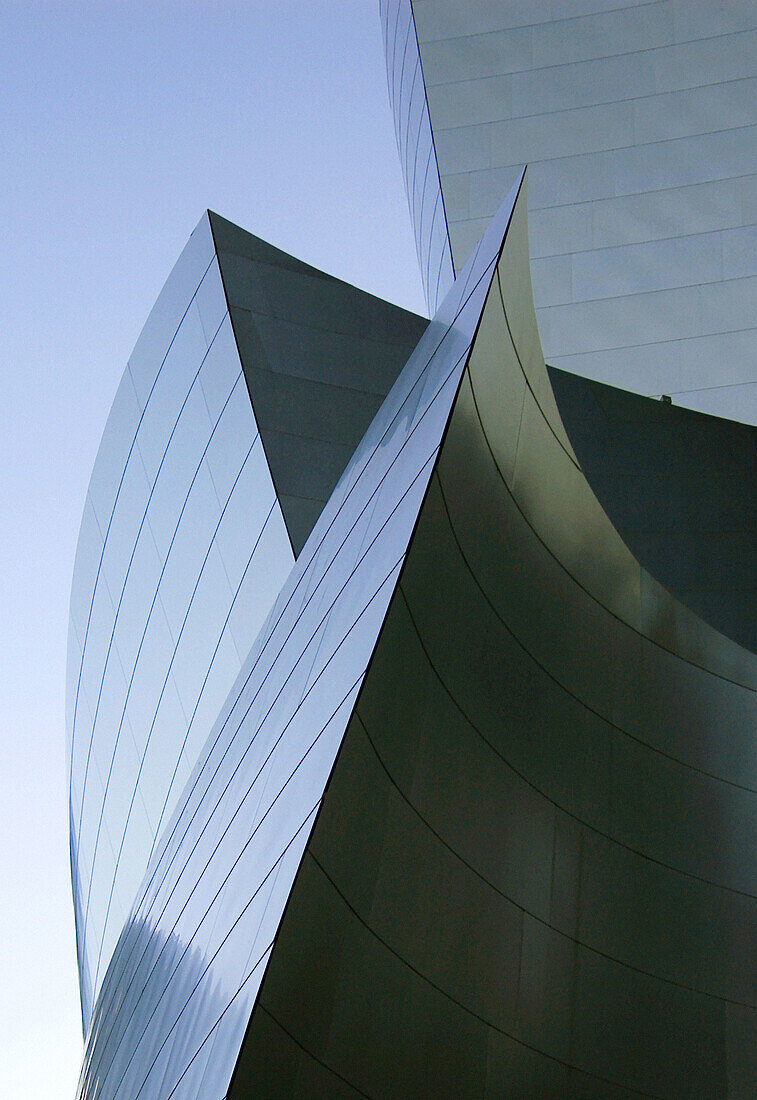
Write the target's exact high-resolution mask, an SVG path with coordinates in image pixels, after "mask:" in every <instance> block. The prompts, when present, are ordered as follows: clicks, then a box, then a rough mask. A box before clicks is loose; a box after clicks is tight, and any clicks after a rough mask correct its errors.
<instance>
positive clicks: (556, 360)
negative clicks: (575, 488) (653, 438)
mask: <svg viewBox="0 0 757 1100" xmlns="http://www.w3.org/2000/svg"><path fill="white" fill-rule="evenodd" d="M382 16H383V19H384V29H385V34H386V37H387V41H388V42H389V43H391V42H392V41H393V37H392V28H393V27H395V26H398V27H401V26H405V25H406V24H407V25H409V27H410V30H409V33H408V42H409V45H408V47H407V56H408V57H409V56H411V55H412V52H413V49H415V48H417V49H418V50H419V54H420V63H421V67H422V76H423V78H425V86H426V95H427V101H428V110H429V115H430V122H431V130H432V133H433V145H434V149H435V152H436V158H437V164H438V173H439V176H440V179H441V193H442V198H443V206H444V210H445V213H446V218H447V223H448V227H449V235H450V242H451V250H452V257H453V260H454V264H455V267H456V268H459V266H460V265H461V263H462V262H463V261H464V260H465V257H466V256H467V255H468V253H469V252H470V250H471V248H472V247H473V245H474V244H475V243H476V241H477V240H478V239H479V237H480V235H481V233H482V231H483V229H484V227H485V226H486V224H487V222H488V220H489V218H490V216H491V214H492V212H493V211H494V210H495V209H496V208H497V206H498V204H499V202H500V201H501V199H502V196H503V195H504V194H505V192H506V191H507V189H508V187H509V186H510V185H511V184H512V181H513V179H514V178H515V177H516V175H517V173H518V171H519V169H520V167H521V166H522V164H524V163H525V162H528V163H529V164H530V166H531V168H530V194H531V200H530V214H529V222H530V239H531V257H532V271H533V280H534V297H535V301H536V305H537V313H538V320H539V328H540V332H541V336H542V341H543V344H544V350H545V354H546V356H547V358H548V360H549V361H550V362H552V363H553V364H556V365H557V366H559V367H562V368H565V369H567V370H570V371H572V372H575V373H578V374H582V375H585V376H587V377H591V378H596V379H599V380H602V381H604V382H609V383H611V384H614V385H617V386H621V387H624V388H627V389H632V390H636V391H639V392H642V393H648V394H659V393H669V394H672V395H673V399H674V401H675V402H676V403H677V404H682V405H687V406H689V407H692V408H697V409H701V410H703V411H706V412H712V413H716V414H717V415H720V416H727V417H731V418H734V419H740V420H746V421H749V422H754V421H755V420H757V367H756V366H755V362H756V360H757V357H756V356H755V334H754V317H755V265H756V262H757V261H756V260H755V257H756V256H757V248H755V240H756V234H755V225H754V223H755V220H756V219H755V210H757V189H756V188H755V179H756V178H757V177H756V175H755V170H756V168H757V165H756V163H755V162H756V158H755V148H756V147H757V141H756V140H755V127H754V123H755V102H757V100H756V98H755V80H754V78H755V61H754V59H755V57H756V56H757V48H756V46H757V34H756V33H755V28H756V27H757V7H756V6H755V5H754V3H752V2H751V0H729V2H728V3H722V4H720V3H718V4H716V3H712V2H710V0H653V2H643V3H642V2H628V0H626V2H622V0H559V2H555V3H550V4H540V5H534V4H533V3H530V2H529V3H526V2H523V0H486V2H480V0H474V2H471V0H412V3H411V0H387V2H386V3H382ZM413 18H414V26H413ZM414 32H415V36H416V40H417V45H416V41H414ZM387 65H388V70H389V82H390V89H391V88H392V82H393V79H394V83H395V85H396V84H397V83H398V81H397V80H396V79H395V78H394V74H395V73H396V72H397V71H398V62H397V58H396V51H393V50H392V48H391V46H388V47H387ZM410 75H411V77H412V70H411V73H410ZM416 94H417V93H416ZM393 106H394V110H395V121H396V126H397V129H398V134H399V138H400V145H401V151H402V156H401V159H402V163H403V170H404V171H405V179H406V186H407V190H408V194H409V195H410V196H411V200H410V205H411V214H412V216H413V218H414V221H415V223H416V234H417V235H418V237H419V239H420V236H421V234H420V232H419V227H418V210H419V204H418V202H417V201H416V200H415V198H414V196H415V193H416V190H417V172H416V174H415V176H414V174H413V173H414V168H415V165H414V159H413V148H414V142H415V138H414V135H413V131H412V128H411V127H409V125H408V124H407V123H406V122H405V121H403V119H404V114H403V108H402V103H401V97H398V96H397V95H396V94H395V96H394V97H393ZM408 117H409V116H408ZM434 176H435V173H434V171H433V166H432V167H431V168H430V169H429V172H428V176H426V175H425V174H424V180H430V181H431V183H430V184H427V186H429V187H431V191H432V193H433V180H434ZM431 201H432V200H431V199H429V200H428V202H427V203H426V204H425V205H426V206H428V205H429V204H430V202H431ZM420 208H421V209H422V208H423V204H420ZM424 262H425V263H426V264H428V260H427V259H426V260H422V265H423V263H424ZM429 300H430V301H433V297H430V299H429Z"/></svg>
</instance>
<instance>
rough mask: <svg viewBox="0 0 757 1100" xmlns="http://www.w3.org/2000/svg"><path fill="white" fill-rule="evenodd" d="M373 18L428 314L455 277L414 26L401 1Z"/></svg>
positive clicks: (386, 4)
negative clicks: (377, 19)
mask: <svg viewBox="0 0 757 1100" xmlns="http://www.w3.org/2000/svg"><path fill="white" fill-rule="evenodd" d="M379 14H380V18H381V26H382V33H383V36H384V50H385V53H386V64H387V78H388V87H389V103H390V105H391V108H392V112H393V114H394V130H395V133H396V135H397V148H398V149H399V154H400V160H401V162H402V171H403V174H404V177H405V188H406V190H407V201H408V204H409V206H410V219H411V221H412V224H413V229H414V231H415V245H416V248H417V250H418V263H419V264H420V269H421V279H422V280H423V289H424V291H425V294H426V301H427V303H428V307H429V310H430V312H431V313H432V314H433V313H435V312H436V310H437V307H438V306H439V303H440V302H441V301H442V299H443V298H444V295H445V294H446V293H447V291H448V290H449V288H450V287H451V286H452V282H453V280H454V278H455V274H454V270H453V267H452V254H451V251H450V243H449V235H448V233H447V219H446V216H445V213H444V200H443V198H442V191H441V186H440V182H439V168H438V165H437V161H436V153H435V151H434V139H433V134H432V132H431V123H430V121H429V114H428V103H427V101H426V88H425V85H424V82H423V71H422V69H421V61H420V57H419V55H418V40H417V37H416V33H415V23H414V20H413V13H412V8H411V6H410V4H409V3H408V2H407V0H379ZM503 194H504V192H503Z"/></svg>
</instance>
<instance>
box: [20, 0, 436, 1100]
mask: <svg viewBox="0 0 757 1100" xmlns="http://www.w3.org/2000/svg"><path fill="white" fill-rule="evenodd" d="M0 150H2V152H1V154H0V195H2V198H3V219H2V222H3V224H2V238H3V248H2V250H1V251H0V255H1V256H2V259H1V260H0V369H1V370H2V401H1V402H0V409H2V417H3V424H2V432H0V448H2V454H1V456H0V471H2V473H1V475H0V507H2V539H0V577H1V578H2V581H1V582H0V583H1V584H2V601H1V602H0V611H1V613H2V629H1V630H0V644H1V645H2V649H1V651H0V678H1V679H2V683H1V687H2V700H3V705H2V709H1V710H0V751H1V752H2V757H1V758H0V884H1V886H0V974H2V981H0V1094H2V1095H3V1096H9V1097H14V1098H25V1097H29V1098H34V1100H45V1098H48V1097H50V1098H58V1097H61V1098H69V1100H71V1098H72V1097H73V1094H74V1090H75V1086H76V1079H77V1076H78V1068H79V1060H80V1057H81V1036H80V1030H79V1028H80V1025H79V1011H78V1000H77V991H76V973H75V949H74V936H73V911H72V905H71V898H70V885H69V867H68V836H67V832H68V819H67V792H66V790H65V765H64V761H65V749H64V743H65V734H64V717H63V715H64V677H65V645H66V631H67V618H68V598H69V588H70V580H71V571H72V566H73V558H74V551H75V546H76V537H77V533H78V527H79V521H80V517H81V510H82V506H83V503H84V496H85V493H86V488H87V482H88V479H89V473H90V470H91V468H92V463H93V461H94V457H95V453H96V450H97V445H98V442H99V438H100V434H101V432H102V428H103V426H104V423H105V418H106V416H107V412H108V408H109V406H110V402H111V400H112V398H113V395H114V393H115V390H116V386H117V383H118V380H119V377H120V375H121V372H122V370H123V368H124V365H125V363H126V360H127V358H128V355H129V353H130V351H131V348H132V346H133V344H134V341H135V340H136V337H137V335H138V333H139V330H140V328H141V326H142V324H143V322H144V320H145V318H146V317H147V314H148V312H149V310H150V307H151V306H152V303H153V302H154V300H155V298H156V296H157V294H158V291H159V290H160V288H161V286H162V284H163V282H164V280H165V278H166V276H167V274H168V272H169V271H170V269H171V267H172V265H173V263H174V261H175V260H176V258H177V257H178V255H179V252H180V251H181V249H182V247H183V245H184V243H185V241H186V239H187V237H188V236H189V234H190V232H191V230H192V229H193V228H194V226H195V224H196V223H197V221H198V220H199V218H200V216H201V214H202V212H203V210H204V209H205V208H206V207H210V208H211V209H214V210H216V211H217V212H218V213H219V214H222V215H224V216H225V217H227V218H230V219H231V220H232V221H235V222H237V223H238V224H239V225H242V226H244V227H245V228H246V229H249V230H251V231H252V232H254V233H256V234H258V235H259V236H261V237H264V238H265V239H267V240H269V241H271V242H272V243H274V244H276V245H277V246H279V247H281V248H284V249H286V250H287V251H290V252H292V253H293V254H294V255H296V256H299V257H300V258H302V259H304V260H306V261H308V262H309V263H312V264H315V265H316V266H318V267H321V268H323V269H324V270H326V271H329V272H332V273H333V274H335V275H338V276H340V277H341V278H345V279H348V280H350V281H351V282H354V283H356V284H357V285H359V286H362V287H364V288H366V289H367V290H371V291H373V292H374V293H377V294H380V295H382V296H384V297H387V298H390V299H391V300H393V301H396V302H399V303H400V304H402V305H405V306H407V307H409V308H413V309H416V310H418V311H422V310H423V308H424V307H423V301H422V295H421V290H420V280H419V277H418V273H417V268H416V260H415V250H414V244H413V239H412V234H411V230H410V223H409V219H408V215H407V208H406V201H405V194H404V189H403V186H402V181H401V176H400V169H399V161H398V157H397V151H396V145H395V141H394V131H393V125H392V120H391V117H390V112H389V106H388V100H387V93H386V74H385V68H384V58H383V50H382V41H381V33H380V28H379V21H378V0H247V2H245V3H242V2H231V0H229V2H226V0H204V2H199V0H196V2H190V0H176V2H170V3H169V2H168V0H152V2H147V0H130V2H128V3H115V2H111V0H86V2H73V0H58V2H57V3H54V2H47V0H0Z"/></svg>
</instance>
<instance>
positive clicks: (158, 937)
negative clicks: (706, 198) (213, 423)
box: [79, 193, 515, 1097]
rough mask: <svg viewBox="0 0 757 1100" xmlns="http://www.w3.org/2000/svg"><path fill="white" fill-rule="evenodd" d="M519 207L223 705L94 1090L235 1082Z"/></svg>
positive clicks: (373, 433)
mask: <svg viewBox="0 0 757 1100" xmlns="http://www.w3.org/2000/svg"><path fill="white" fill-rule="evenodd" d="M514 198H515V194H514V193H513V195H512V196H511V200H510V206H511V205H512V202H513V201H514ZM510 213H511V210H510V207H509V206H508V205H507V204H505V206H504V207H503V209H502V211H501V212H500V215H499V216H498V218H496V219H495V221H494V223H493V225H492V227H491V230H490V232H489V233H488V234H487V236H486V238H485V240H484V242H483V244H482V246H481V248H480V250H479V253H478V254H477V256H476V257H475V258H474V260H473V261H472V263H471V264H470V265H469V266H468V268H466V270H465V271H464V272H463V273H462V274H461V276H460V277H459V279H458V280H457V282H456V283H455V286H454V288H453V290H452V291H451V292H450V295H449V296H448V298H447V299H446V301H445V303H444V305H443V307H442V309H441V310H440V312H439V314H438V315H437V318H436V319H435V321H434V322H433V323H432V324H431V325H430V326H429V328H428V330H427V331H426V333H425V335H424V336H423V338H422V340H421V342H420V344H419V345H418V348H417V349H416V352H415V353H414V354H413V356H412V357H411V359H410V360H409V362H408V364H407V366H406V367H405V369H404V371H403V372H402V374H401V375H400V377H399V379H398V381H397V383H396V384H395V386H394V387H393V389H392V390H391V392H390V394H389V395H388V397H387V399H386V401H385V402H384V404H383V405H382V407H381V410H380V411H379V413H378V414H377V416H376V418H375V419H374V421H373V423H372V425H371V427H370V428H369V430H368V432H367V434H366V436H365V439H364V440H363V442H362V444H361V445H360V447H359V448H358V449H357V451H356V453H355V455H354V456H353V458H352V460H351V461H350V463H349V465H348V467H347V469H346V471H345V473H344V475H343V476H342V478H341V480H340V481H339V484H338V485H337V487H336V489H335V490H334V494H333V496H332V498H331V500H330V501H329V503H328V504H327V506H326V508H325V509H324V512H323V513H322V515H321V517H320V519H319V520H318V522H317V524H316V526H315V528H314V529H313V532H312V534H311V536H310V538H309V539H308V541H307V543H306V545H305V547H304V548H303V551H302V553H301V555H300V557H299V558H298V560H297V562H296V564H295V566H294V568H293V570H292V573H291V575H290V577H289V579H288V580H287V582H286V583H285V585H284V587H283V589H282V591H281V594H280V595H279V597H278V599H277V601H276V603H275V605H274V607H273V609H272V611H271V613H270V615H269V617H268V619H267V620H266V624H265V626H264V627H263V630H262V631H261V634H260V636H259V638H258V640H257V641H256V643H255V645H254V646H253V648H252V650H251V652H250V655H249V657H248V658H247V660H246V662H245V665H244V666H243V669H242V671H241V673H240V676H239V678H238V680H237V682H236V685H235V687H234V688H233V690H232V691H231V693H230V695H229V698H228V700H227V702H226V704H225V705H224V707H223V709H222V711H221V714H220V716H219V719H218V721H217V723H216V725H215V726H214V729H213V731H212V733H211V735H210V737H209V738H208V742H207V744H206V747H205V749H204V751H203V753H202V754H201V756H200V758H199V760H198V762H197V765H196V767H195V769H194V771H193V773H192V775H191V777H190V779H189V782H188V783H187V786H186V788H185V792H184V795H183V797H182V799H181V801H180V803H179V805H178V807H177V809H176V811H175V813H174V815H173V817H172V819H171V821H170V823H169V825H168V827H167V828H166V829H165V830H164V832H163V835H162V837H161V840H160V843H159V845H158V847H157V848H156V851H155V853H154V856H153V858H152V860H151V862H150V866H149V868H148V871H147V874H146V876H145V880H144V883H143V886H142V889H141V890H140V893H139V896H138V899H137V904H136V905H135V907H134V909H133V911H132V914H131V917H130V919H129V921H128V923H127V925H126V927H125V929H124V932H123V934H122V936H121V940H120V942H119V945H118V948H117V949H116V951H115V953H114V956H113V959H112V961H111V964H110V967H109V970H108V974H107V977H106V979H105V982H104V985H103V989H102V993H101V995H100V997H99V999H98V1001H97V1005H96V1008H95V1014H94V1018H93V1026H92V1028H91V1031H90V1039H89V1042H88V1044H87V1049H86V1052H85V1060H84V1066H83V1070H82V1078H81V1083H80V1093H79V1094H80V1096H81V1097H94V1096H98V1097H116V1096H133V1097H136V1096H140V1095H150V1096H151V1097H164V1096H165V1097H167V1096H169V1095H172V1096H187V1097H188V1096H203V1097H204V1096H221V1095H223V1094H224V1092H225V1090H226V1089H227V1087H228V1083H229V1079H230V1076H231V1073H232V1070H233V1068H234V1064H235V1061H236V1058H237V1054H238V1051H239V1046H240V1044H241V1041H242V1037H243V1034H244V1029H245V1026H246V1023H247V1019H248V1017H249V1012H250V1009H251V1007H252V1004H253V1003H254V1000H255V997H256V994H257V989H258V987H259V983H260V980H261V977H262V972H263V970H264V967H265V964H266V961H267V957H268V953H269V951H270V947H271V943H272V941H273V939H274V936H275V934H276V932H277V929H278V926H279V923H280V919H281V914H282V912H283V910H284V906H285V904H286V901H287V898H288V895H289V891H290V889H291V884H292V881H293V880H294V876H295V872H296V870H297V867H298V865H299V862H300V859H301V855H302V852H303V850H304V846H305V843H306V841H307V837H308V835H309V831H310V827H311V825H312V821H313V818H314V814H315V812H316V809H317V807H318V804H319V802H320V799H321V797H322V794H323V790H324V786H325V784H326V781H327V779H328V776H329V773H330V771H331V768H332V766H333V762H334V759H335V756H336V753H337V751H338V749H339V746H340V744H341V740H342V736H343V734H344V730H345V728H346V726H347V723H348V721H349V717H350V714H351V713H352V709H353V707H354V702H355V699H356V697H357V693H358V690H359V686H360V683H361V682H362V679H363V676H364V674H365V670H366V667H367V665H368V662H369V660H370V657H371V654H372V653H373V650H374V648H375V644H376V638H377V636H378V633H379V630H380V628H381V624H382V622H383V619H384V615H385V612H386V608H387V606H388V603H389V601H390V599H391V596H392V593H393V591H394V585H395V582H396V579H397V576H398V573H399V570H400V568H401V564H402V561H403V558H404V555H405V552H406V550H407V545H408V542H409V540H410V537H411V534H412V531H413V529H414V526H415V522H416V519H417V516H418V511H419V509H420V506H421V503H422V501H423V498H424V495H425V491H426V487H427V484H428V479H429V477H430V474H431V471H432V468H433V464H434V461H435V458H436V455H437V453H438V449H439V446H440V443H441V439H442V436H443V433H444V429H445V426H446V424H447V420H448V416H449V411H450V408H451V406H452V404H453V402H454V398H455V395H456V393H457V388H458V384H459V380H460V375H461V372H462V370H463V367H464V364H465V361H466V358H467V353H468V350H469V347H470V343H471V340H472V338H473V334H474V331H475V328H476V325H477V322H478V319H479V317H480V313H481V309H482V305H483V301H484V299H485V297H486V294H487V291H488V288H489V285H490V282H491V277H492V273H493V271H494V267H495V263H496V260H497V256H498V252H499V248H500V246H501V241H502V237H503V234H504V231H505V228H506V226H507V224H508V220H509V216H510Z"/></svg>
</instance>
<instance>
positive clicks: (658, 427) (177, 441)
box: [66, 0, 757, 1100]
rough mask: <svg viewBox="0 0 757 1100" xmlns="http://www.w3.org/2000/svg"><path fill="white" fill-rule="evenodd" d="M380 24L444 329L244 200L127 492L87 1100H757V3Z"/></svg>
mask: <svg viewBox="0 0 757 1100" xmlns="http://www.w3.org/2000/svg"><path fill="white" fill-rule="evenodd" d="M378 9H379V10H378V15H377V22H376V33H377V35H378V34H383V38H384V47H385V52H386V60H387V77H388V88H389V105H388V106H387V110H389V109H391V110H392V111H393V114H394V120H395V128H396V133H397V145H398V151H399V157H400V160H401V164H402V170H403V173H404V177H405V182H406V189H407V195H408V202H409V205H410V211H411V217H412V223H413V228H414V232H415V235H416V243H417V250H418V259H419V264H420V269H421V273H422V278H423V283H424V286H425V290H426V296H427V301H428V309H429V315H430V319H429V318H425V317H419V316H416V315H414V314H412V313H409V312H407V311H405V310H402V309H400V308H399V307H397V306H395V305H391V304H389V303H387V302H384V301H382V300H380V299H378V298H376V297H374V296H372V295H370V294H367V293H365V292H363V291H361V290H357V289H356V288H354V287H352V286H350V285H348V284H346V283H344V282H341V281H340V280H338V279H336V278H334V277H332V276H331V275H328V274H325V273H323V272H321V271H317V270H315V269H314V268H312V267H310V266H308V265H307V264H304V263H302V262H301V261H299V260H298V259H296V258H294V257H292V256H289V255H287V254H285V253H284V252H282V251H280V250H279V249H278V248H276V247H275V244H272V243H267V242H264V241H262V240H260V239H259V238H257V237H255V236H253V235H252V234H251V233H248V232H246V231H245V230H244V229H241V228H239V227H237V226H236V225H233V224H232V223H230V222H229V221H227V220H225V219H224V218H222V217H220V216H219V215H217V214H215V213H213V212H210V211H208V212H206V213H205V214H204V215H203V217H202V218H201V220H200V222H199V224H198V225H197V227H196V228H195V230H194V232H193V233H192V235H191V237H190V238H189V241H188V243H187V245H186V247H185V249H184V251H183V252H182V254H181V256H180V258H179V259H178V261H177V263H176V266H175V267H174V269H173V271H172V272H171V274H170V276H169V278H168V281H167V282H166V285H165V287H164V289H163V291H162V292H161V294H160V296H159V298H158V300H157V302H156V304H155V306H154V308H153V310H152V312H151V314H150V316H149V318H148V319H147V322H146V324H145V327H144V329H143V331H142V334H141V336H140V338H139V340H138V342H137V345H136V347H135V349H134V352H133V354H132V356H131V358H130V360H129V362H128V364H127V366H126V369H125V371H124V374H123V377H122V380H121V383H120V386H119V388H118V392H117V394H116V396H115V400H114V402H113V407H112V410H111V413H110V416H109V418H108V421H107V424H106V426H105V431H104V434H103V439H102V443H101V445H100V450H99V452H98V456H97V460H96V462H95V466H94V469H93V472H92V477H91V481H90V485H89V491H88V494H87V499H86V503H85V507H84V514H83V518H82V524H81V532H80V536H79V543H78V548H77V556H76V564H75V569H74V578H73V585H72V594H71V612H70V631H69V648H68V671H67V716H66V718H67V735H68V761H69V769H70V776H69V782H70V844H71V875H72V887H73V898H74V910H75V917H76V936H77V952H78V968H79V979H80V991H81V1009H82V1024H83V1030H84V1035H85V1052H84V1060H83V1065H82V1071H81V1078H80V1083H79V1092H78V1097H79V1100H138V1098H141V1100H169V1098H176V1100H242V1098H247V1097H250V1098H256V1097H261V1098H267V1097H282V1098H285V1097H294V1098H300V1097H301V1098H317V1097H323V1098H331V1097H345V1098H348V1097H371V1098H376V1100H380V1098H383V1097H388V1098H394V1097H396V1098H415V1097H419V1098H437V1097H449V1098H467V1097H472V1098H473V1097H475V1098H479V1097H480V1098H483V1097H490V1098H506V1100H510V1098H512V1100H521V1098H525V1100H531V1098H533V1100H541V1098H548V1100H549V1098H558V1097H560V1098H572V1097H577V1098H597V1100H599V1098H611V1100H616V1098H617V1100H620V1098H626V1097H628V1098H631V1097H656V1098H666V1100H681V1098H688V1097H698V1098H702V1100H714V1098H720V1097H728V1098H732V1100H750V1098H753V1097H754V1096H755V1095H756V1094H757V899H756V895H757V722H755V718H756V716H757V707H756V706H755V690H756V689H757V614H756V607H757V592H756V588H757V584H756V582H755V573H756V566H757V427H755V426H754V425H755V423H756V422H757V365H756V363H755V359H756V357H755V347H756V345H757V341H755V332H754V324H755V316H756V315H757V309H756V308H755V305H756V304H757V302H756V299H755V283H757V260H756V257H757V237H756V230H755V224H754V223H755V222H757V188H755V179H757V175H756V173H755V169H756V167H757V166H756V165H755V158H754V149H755V140H756V137H755V127H754V122H755V102H756V100H755V77H754V57H755V55H756V54H757V7H755V5H754V4H753V3H752V2H750V0H723V2H721V3H717V2H715V0H707V2H705V0H644V2H641V0H545V2H544V3H543V4H541V3H540V4H535V3H533V2H526V0H412V2H411V0H382V2H381V3H380V4H379V5H378ZM526 164H528V168H525V167H524V165H526Z"/></svg>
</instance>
